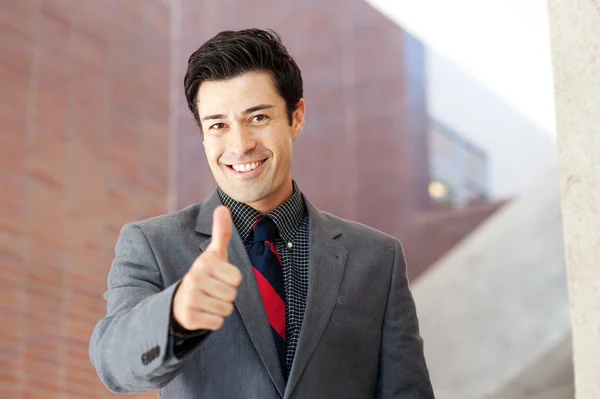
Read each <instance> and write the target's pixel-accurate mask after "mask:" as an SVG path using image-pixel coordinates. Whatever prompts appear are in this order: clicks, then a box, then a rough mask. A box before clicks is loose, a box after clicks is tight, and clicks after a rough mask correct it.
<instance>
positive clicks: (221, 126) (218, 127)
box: [209, 122, 225, 130]
mask: <svg viewBox="0 0 600 399" xmlns="http://www.w3.org/2000/svg"><path fill="white" fill-rule="evenodd" d="M224 128H225V124H224V123H222V122H219V123H215V124H214V125H211V127H209V129H211V130H221V129H224Z"/></svg>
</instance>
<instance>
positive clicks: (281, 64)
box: [183, 29, 303, 131]
mask: <svg viewBox="0 0 600 399" xmlns="http://www.w3.org/2000/svg"><path fill="white" fill-rule="evenodd" d="M255 71H265V72H268V73H270V74H271V76H272V79H273V83H274V85H275V88H276V89H277V92H278V93H279V95H280V96H281V97H282V98H283V99H284V100H285V103H286V110H287V115H288V119H289V123H290V125H291V123H292V115H293V113H294V110H295V109H296V107H297V105H298V101H300V99H301V98H302V95H303V89H302V74H301V73H300V68H298V65H297V64H296V62H295V61H294V59H293V58H292V57H291V56H290V55H289V54H288V52H287V49H286V48H285V47H284V46H283V44H282V43H281V38H280V37H279V35H278V34H277V33H276V32H274V31H272V30H267V31H265V30H261V29H244V30H239V31H223V32H220V33H219V34H217V35H216V36H214V37H213V38H211V39H209V40H208V41H206V42H204V44H202V46H200V48H199V49H198V50H196V51H195V52H194V53H193V54H192V55H191V56H190V59H189V60H188V68H187V72H186V74H185V78H184V80H183V85H184V88H185V97H186V99H187V103H188V107H189V109H190V111H192V113H193V114H194V119H195V120H196V123H197V124H198V126H199V127H200V131H202V124H201V123H200V117H199V115H198V105H197V103H196V96H197V94H198V88H199V87H200V85H201V84H202V82H204V81H215V80H227V79H231V78H235V77H236V76H239V75H242V74H244V73H247V72H255Z"/></svg>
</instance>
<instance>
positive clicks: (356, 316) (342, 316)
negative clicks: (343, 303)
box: [330, 305, 376, 329]
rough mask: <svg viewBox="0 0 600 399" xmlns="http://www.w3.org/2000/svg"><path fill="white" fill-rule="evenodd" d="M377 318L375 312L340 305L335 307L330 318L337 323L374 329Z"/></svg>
mask: <svg viewBox="0 0 600 399" xmlns="http://www.w3.org/2000/svg"><path fill="white" fill-rule="evenodd" d="M375 319H376V317H375V315H374V314H373V313H369V312H363V311H360V310H352V309H348V308H343V307H340V306H339V305H338V306H336V307H335V308H334V309H333V313H332V314H331V319H330V320H331V321H333V322H335V323H342V324H348V325H350V326H356V327H362V328H368V329H374V328H375Z"/></svg>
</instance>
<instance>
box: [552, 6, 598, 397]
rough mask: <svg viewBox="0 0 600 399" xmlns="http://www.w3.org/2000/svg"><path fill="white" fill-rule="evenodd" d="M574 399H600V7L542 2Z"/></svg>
mask: <svg viewBox="0 0 600 399" xmlns="http://www.w3.org/2000/svg"><path fill="white" fill-rule="evenodd" d="M548 13H549V23H550V38H551V45H552V63H553V68H554V86H555V101H556V122H557V145H558V158H559V167H560V173H561V204H562V213H563V224H564V237H565V238H564V240H565V255H566V262H567V274H568V288H569V296H570V308H571V322H572V329H573V334H572V336H573V362H574V370H575V394H576V398H577V399H592V398H600V0H568V1H565V0H548Z"/></svg>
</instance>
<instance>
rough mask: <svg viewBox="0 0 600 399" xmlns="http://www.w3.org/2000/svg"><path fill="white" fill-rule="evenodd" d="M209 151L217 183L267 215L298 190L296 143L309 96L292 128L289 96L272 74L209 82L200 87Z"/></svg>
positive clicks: (252, 73) (209, 161) (199, 101)
mask: <svg viewBox="0 0 600 399" xmlns="http://www.w3.org/2000/svg"><path fill="white" fill-rule="evenodd" d="M197 101H198V112H199V116H200V121H201V123H202V131H203V133H204V149H205V151H206V157H207V159H208V164H209V166H210V168H211V170H212V173H213V176H214V177H215V180H216V181H217V184H218V185H219V187H221V189H222V190H223V191H225V193H227V195H229V196H230V197H232V198H233V199H235V200H236V201H239V202H243V203H246V204H249V205H250V206H253V207H254V208H255V209H257V210H259V211H261V212H263V213H267V212H269V211H271V210H272V209H274V208H275V207H277V206H278V205H279V204H281V203H282V202H284V201H285V200H286V199H287V198H288V197H289V196H290V195H291V194H292V191H293V189H292V182H291V174H290V173H291V172H290V171H291V166H292V143H293V142H294V140H295V139H296V137H298V135H299V134H300V133H301V132H302V128H303V126H304V100H300V102H299V104H298V107H297V109H296V110H295V111H294V115H293V118H292V124H291V126H290V123H289V119H288V116H287V112H286V104H285V100H284V99H283V98H282V97H281V96H280V95H279V94H278V93H277V90H276V89H275V86H274V84H273V81H272V79H271V77H270V75H268V74H267V73H262V72H250V73H246V74H244V75H241V76H238V77H236V78H233V79H230V80H222V81H209V82H204V83H202V85H201V86H200V88H199V89H198V96H197Z"/></svg>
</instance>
